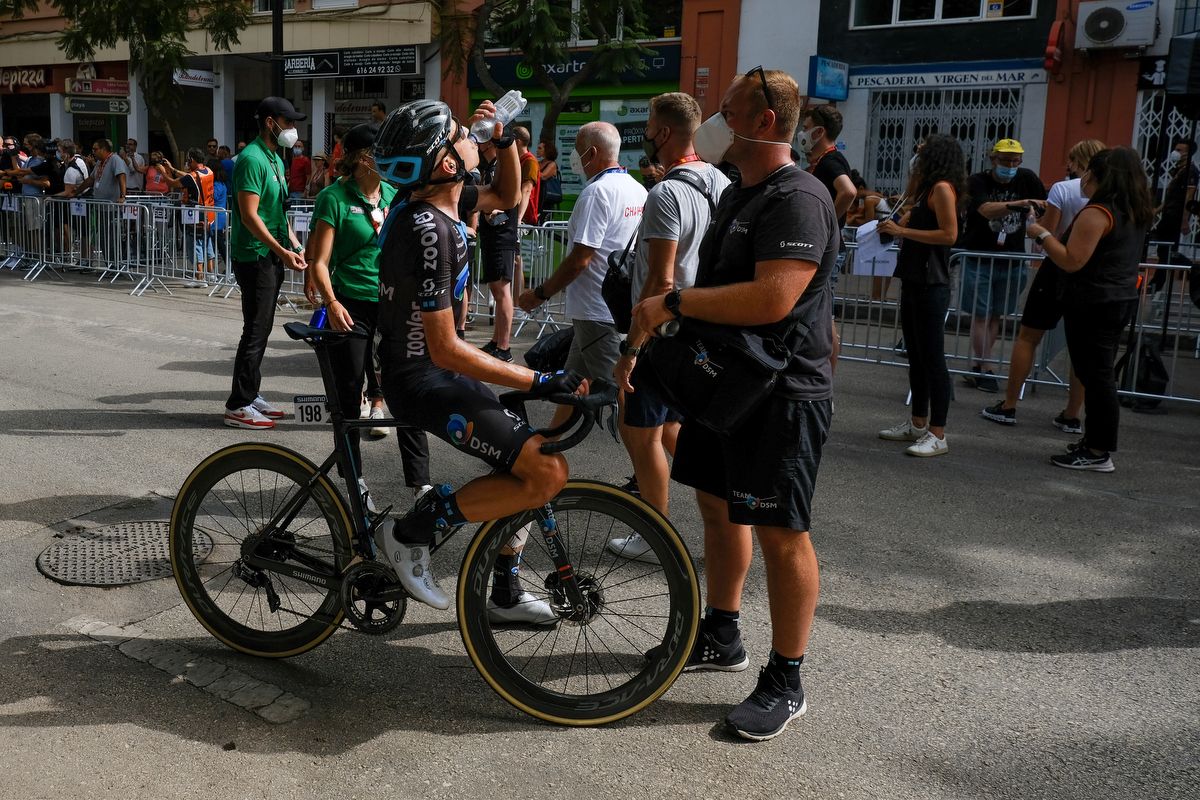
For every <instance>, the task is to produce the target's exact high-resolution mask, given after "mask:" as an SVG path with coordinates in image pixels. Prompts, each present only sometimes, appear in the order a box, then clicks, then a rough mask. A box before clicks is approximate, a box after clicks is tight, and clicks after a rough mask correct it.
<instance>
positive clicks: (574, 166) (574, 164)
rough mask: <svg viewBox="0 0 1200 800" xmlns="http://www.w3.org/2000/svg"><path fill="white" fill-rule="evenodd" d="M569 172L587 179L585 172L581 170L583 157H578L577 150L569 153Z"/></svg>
mask: <svg viewBox="0 0 1200 800" xmlns="http://www.w3.org/2000/svg"><path fill="white" fill-rule="evenodd" d="M589 149H590V148H589ZM571 171H572V172H574V173H575V174H576V175H582V176H584V177H587V172H586V171H584V168H583V156H581V155H579V151H578V150H572V151H571Z"/></svg>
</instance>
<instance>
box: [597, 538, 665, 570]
mask: <svg viewBox="0 0 1200 800" xmlns="http://www.w3.org/2000/svg"><path fill="white" fill-rule="evenodd" d="M608 550H609V552H610V553H616V554H617V555H619V556H621V557H622V558H628V559H630V560H631V561H644V562H645V563H647V564H657V563H658V556H656V555H654V551H653V550H651V549H650V545H648V544H646V540H645V539H643V538H642V536H641V534H638V533H633V534H630V535H629V536H625V537H622V538H619V539H609V540H608Z"/></svg>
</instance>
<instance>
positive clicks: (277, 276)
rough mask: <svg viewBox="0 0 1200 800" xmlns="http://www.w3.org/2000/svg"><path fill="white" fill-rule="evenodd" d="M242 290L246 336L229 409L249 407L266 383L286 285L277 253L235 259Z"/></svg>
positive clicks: (235, 362)
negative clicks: (265, 364)
mask: <svg viewBox="0 0 1200 800" xmlns="http://www.w3.org/2000/svg"><path fill="white" fill-rule="evenodd" d="M233 275H234V277H235V278H237V285H238V289H240V290H241V292H242V338H241V340H239V341H238V348H237V355H235V356H234V357H233V386H232V388H231V390H230V392H229V399H228V400H226V401H225V408H228V409H235V408H242V407H243V406H248V405H250V404H251V403H253V402H254V398H256V397H258V392H259V388H260V387H261V386H262V360H263V355H264V354H265V353H266V352H267V339H268V337H270V335H271V328H272V327H274V325H275V303H276V301H277V300H278V299H279V287H280V286H281V285H282V284H283V264H282V263H280V261H279V259H278V258H276V257H275V256H274V255H266V256H263V257H262V258H260V259H258V260H257V261H235V262H233Z"/></svg>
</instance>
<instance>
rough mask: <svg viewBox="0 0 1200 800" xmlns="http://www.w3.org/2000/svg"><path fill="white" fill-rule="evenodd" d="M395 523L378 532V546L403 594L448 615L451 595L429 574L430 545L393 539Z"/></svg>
mask: <svg viewBox="0 0 1200 800" xmlns="http://www.w3.org/2000/svg"><path fill="white" fill-rule="evenodd" d="M395 525H396V523H395V520H392V519H390V518H389V519H387V520H385V521H384V523H383V524H382V525H380V526H379V530H377V531H376V532H375V546H376V547H378V548H379V549H380V551H382V553H383V555H384V556H385V557H386V558H387V562H388V564H389V565H391V567H392V570H393V571H395V573H396V577H397V578H398V579H399V580H400V585H401V586H403V587H404V591H406V592H408V594H409V596H410V597H412V599H414V600H419V601H420V602H422V603H424V604H425V605H427V606H432V607H433V608H437V609H440V610H442V611H445V610H446V609H447V608H449V607H450V595H448V594H446V593H445V592H443V591H442V587H441V586H438V582H437V578H435V577H433V573H432V572H431V571H430V570H429V545H427V544H424V545H421V544H405V543H403V542H400V541H397V539H396V537H395V536H393V535H392V530H393V529H394V528H395Z"/></svg>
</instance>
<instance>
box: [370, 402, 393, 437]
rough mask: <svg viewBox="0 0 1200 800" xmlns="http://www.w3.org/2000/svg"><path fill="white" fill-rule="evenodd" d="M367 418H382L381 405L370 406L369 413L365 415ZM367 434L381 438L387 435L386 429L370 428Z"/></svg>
mask: <svg viewBox="0 0 1200 800" xmlns="http://www.w3.org/2000/svg"><path fill="white" fill-rule="evenodd" d="M367 419H383V406H375V407H374V408H372V409H371V413H370V414H369V415H368V416H367ZM367 435H368V436H370V437H371V438H372V439H382V438H383V437H385V436H387V435H388V429H387V428H371V430H369V431H367Z"/></svg>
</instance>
